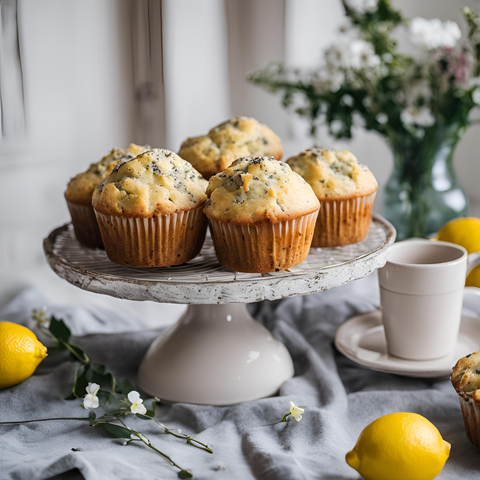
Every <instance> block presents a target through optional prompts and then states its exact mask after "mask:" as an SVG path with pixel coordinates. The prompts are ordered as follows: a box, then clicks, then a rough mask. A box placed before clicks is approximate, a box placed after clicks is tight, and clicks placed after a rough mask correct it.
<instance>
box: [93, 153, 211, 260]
mask: <svg viewBox="0 0 480 480" xmlns="http://www.w3.org/2000/svg"><path fill="white" fill-rule="evenodd" d="M206 187H207V182H206V180H205V179H204V178H203V177H202V176H201V175H200V174H199V173H198V172H197V171H196V170H195V169H194V168H193V167H192V165H190V163H188V162H186V161H185V160H183V159H182V158H180V157H179V156H178V155H177V154H175V153H173V152H171V151H169V150H165V149H158V148H157V149H153V150H149V151H147V152H144V153H142V154H140V155H138V156H137V157H136V158H134V159H133V160H129V161H122V162H120V163H118V164H117V166H116V167H115V168H114V169H113V171H112V173H111V174H110V175H109V176H108V177H107V178H106V179H105V180H104V181H103V182H102V183H101V184H100V185H99V186H98V187H97V188H96V189H95V192H94V194H93V198H92V205H93V208H94V209H95V213H96V216H97V220H98V224H99V227H100V231H101V234H102V238H103V242H104V244H105V250H106V252H107V255H108V257H109V258H110V260H112V261H113V262H115V263H119V264H122V265H127V266H132V267H164V266H171V265H178V264H181V263H185V262H187V261H189V260H191V259H192V258H194V257H195V256H196V255H197V254H198V253H199V252H200V249H201V248H202V245H203V242H204V239H205V232H206V227H207V221H206V218H205V216H204V214H203V205H204V203H205V200H206V199H207V195H206V193H205V189H206Z"/></svg>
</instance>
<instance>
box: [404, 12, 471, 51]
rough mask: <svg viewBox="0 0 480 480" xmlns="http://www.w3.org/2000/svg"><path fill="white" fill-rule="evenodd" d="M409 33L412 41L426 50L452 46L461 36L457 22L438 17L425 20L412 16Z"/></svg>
mask: <svg viewBox="0 0 480 480" xmlns="http://www.w3.org/2000/svg"><path fill="white" fill-rule="evenodd" d="M410 33H411V36H412V40H413V42H414V43H416V44H417V45H421V46H423V47H425V48H427V49H428V50H434V49H436V48H440V47H452V48H453V47H454V46H455V45H456V43H457V41H458V40H460V37H461V36H462V32H461V31H460V27H459V26H458V24H457V23H455V22H452V21H451V20H447V21H446V22H442V21H441V20H440V19H438V18H433V19H431V20H427V19H426V18H421V17H417V18H414V19H413V20H412V21H411V23H410Z"/></svg>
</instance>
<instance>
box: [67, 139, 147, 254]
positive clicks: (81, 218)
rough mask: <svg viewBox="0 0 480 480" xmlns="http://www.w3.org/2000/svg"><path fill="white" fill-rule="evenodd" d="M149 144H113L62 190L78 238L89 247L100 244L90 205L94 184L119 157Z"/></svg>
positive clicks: (132, 155) (131, 154) (133, 154)
mask: <svg viewBox="0 0 480 480" xmlns="http://www.w3.org/2000/svg"><path fill="white" fill-rule="evenodd" d="M149 148H150V147H147V146H144V147H142V146H139V145H135V144H134V143H131V144H130V146H129V147H128V148H127V149H125V150H122V149H119V148H115V149H112V151H111V152H110V153H109V154H108V155H105V157H103V158H102V159H101V160H100V161H99V162H96V163H92V164H91V165H90V167H89V168H88V169H87V170H86V171H85V172H83V173H79V174H78V175H77V176H76V177H74V178H72V179H71V180H70V182H69V184H68V187H67V190H66V191H65V199H66V200H67V205H68V209H69V210H70V215H71V217H72V224H73V228H74V231H75V236H76V238H77V240H78V241H79V242H81V243H83V244H85V245H87V246H89V247H92V248H95V247H101V246H103V242H102V237H101V235H100V230H99V229H98V225H97V220H96V218H95V213H94V211H93V208H92V194H93V191H94V190H95V187H96V186H97V185H98V184H99V183H100V182H102V181H103V180H104V179H105V178H106V177H107V176H108V175H109V174H110V172H111V171H112V169H113V167H114V166H115V165H116V164H117V163H118V162H119V161H121V160H131V159H133V158H135V157H136V156H137V155H138V154H139V153H142V152H143V151H145V150H148V149H149Z"/></svg>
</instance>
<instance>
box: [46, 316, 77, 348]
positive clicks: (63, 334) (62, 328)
mask: <svg viewBox="0 0 480 480" xmlns="http://www.w3.org/2000/svg"><path fill="white" fill-rule="evenodd" d="M48 329H49V330H50V333H51V334H52V335H53V336H54V337H55V338H57V339H58V340H63V341H64V342H68V340H69V339H70V335H71V332H70V329H69V328H68V327H67V326H66V325H65V322H64V321H63V320H57V319H56V318H55V317H54V316H53V315H52V317H51V318H50V326H49V327H48Z"/></svg>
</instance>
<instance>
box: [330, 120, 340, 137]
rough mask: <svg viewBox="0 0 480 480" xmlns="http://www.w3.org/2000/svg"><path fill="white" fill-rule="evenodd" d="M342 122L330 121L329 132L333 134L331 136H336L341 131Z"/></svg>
mask: <svg viewBox="0 0 480 480" xmlns="http://www.w3.org/2000/svg"><path fill="white" fill-rule="evenodd" d="M342 127H343V124H342V121H341V120H332V122H331V123H330V132H332V133H333V135H338V134H339V133H340V132H341V131H342Z"/></svg>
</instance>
